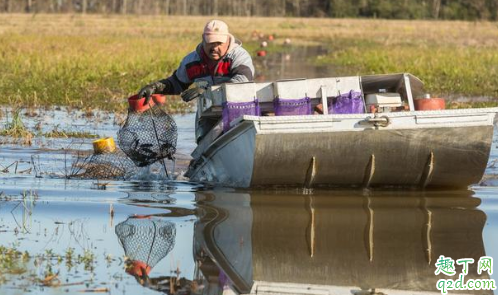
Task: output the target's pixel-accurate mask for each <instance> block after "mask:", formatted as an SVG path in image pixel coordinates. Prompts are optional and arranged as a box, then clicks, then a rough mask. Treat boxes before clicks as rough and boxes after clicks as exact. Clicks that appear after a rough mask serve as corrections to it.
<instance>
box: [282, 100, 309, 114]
mask: <svg viewBox="0 0 498 295" xmlns="http://www.w3.org/2000/svg"><path fill="white" fill-rule="evenodd" d="M273 107H274V109H275V116H299V115H311V100H310V98H309V97H305V98H301V99H282V98H278V97H277V98H275V99H274V100H273Z"/></svg>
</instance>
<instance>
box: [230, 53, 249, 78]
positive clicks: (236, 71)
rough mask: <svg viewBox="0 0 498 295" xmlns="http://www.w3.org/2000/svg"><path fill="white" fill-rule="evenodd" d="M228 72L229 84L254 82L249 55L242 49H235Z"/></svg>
mask: <svg viewBox="0 0 498 295" xmlns="http://www.w3.org/2000/svg"><path fill="white" fill-rule="evenodd" d="M236 50H237V52H236V53H235V55H234V58H233V64H232V69H231V71H230V75H231V78H230V82H231V83H237V82H249V81H252V80H254V65H253V64H252V58H251V55H250V54H249V53H248V52H247V51H246V50H245V49H244V48H242V47H239V48H237V49H236Z"/></svg>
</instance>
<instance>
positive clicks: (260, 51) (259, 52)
mask: <svg viewBox="0 0 498 295" xmlns="http://www.w3.org/2000/svg"><path fill="white" fill-rule="evenodd" d="M257 54H258V56H266V51H265V50H258V52H257Z"/></svg>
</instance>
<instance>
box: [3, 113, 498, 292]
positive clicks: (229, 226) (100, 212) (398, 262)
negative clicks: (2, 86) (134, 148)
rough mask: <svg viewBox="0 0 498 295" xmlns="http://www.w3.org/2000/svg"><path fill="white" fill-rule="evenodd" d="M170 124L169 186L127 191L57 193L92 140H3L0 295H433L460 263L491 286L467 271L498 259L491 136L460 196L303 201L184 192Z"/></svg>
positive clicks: (372, 194)
mask: <svg viewBox="0 0 498 295" xmlns="http://www.w3.org/2000/svg"><path fill="white" fill-rule="evenodd" d="M7 119H8V118H6V117H3V118H2V120H7ZM174 119H175V121H176V122H177V124H178V126H179V140H178V151H179V152H178V154H177V157H178V164H177V165H176V168H175V169H176V176H177V180H174V181H165V180H162V179H163V176H162V175H161V174H160V173H157V172H154V169H152V170H146V171H142V172H141V173H139V175H138V176H137V177H135V178H134V179H132V180H128V181H117V180H116V181H98V180H92V179H74V178H69V179H68V178H67V177H66V176H67V170H68V169H69V168H68V167H70V166H71V162H72V161H74V160H75V159H76V158H77V157H76V152H77V151H82V150H83V151H85V150H86V151H89V150H91V149H92V146H91V142H92V140H93V139H74V138H73V139H70V138H43V137H35V139H34V140H33V144H32V145H31V146H22V145H18V144H12V143H8V142H7V141H8V140H9V139H8V138H2V140H3V141H4V142H6V143H4V144H2V145H1V149H0V169H1V171H0V294H26V293H29V294H60V293H69V294H74V293H79V292H99V293H109V294H157V292H163V293H167V294H188V293H193V294H221V293H223V292H232V291H231V290H233V291H234V292H236V293H239V292H240V293H248V292H250V291H251V288H256V289H258V288H259V289H260V290H281V288H284V289H285V288H289V285H283V284H284V283H289V284H291V286H292V287H293V288H294V289H292V291H291V293H295V292H298V290H301V291H302V290H305V289H307V288H308V284H313V285H316V286H314V287H312V289H310V290H313V291H316V292H318V293H320V292H322V293H323V292H325V291H324V290H334V292H336V293H337V294H351V292H354V293H353V294H370V293H369V292H370V291H372V290H374V289H375V291H377V292H384V293H385V294H396V292H398V291H401V290H408V291H415V290H416V291H425V292H429V291H430V292H439V291H438V290H437V289H436V283H437V281H438V279H441V278H447V277H445V276H444V275H442V274H440V275H438V276H436V275H434V271H435V270H436V268H435V263H436V261H437V259H438V257H439V256H440V255H444V256H446V257H452V258H453V259H455V260H456V259H460V258H473V259H474V260H475V262H476V263H475V264H472V265H470V269H469V274H468V276H466V279H477V278H479V279H495V280H496V279H497V277H496V274H492V275H488V273H483V274H482V275H481V276H479V275H478V274H477V261H478V260H479V259H480V257H482V256H491V257H498V250H497V249H498V238H497V237H496V232H498V189H497V186H498V181H496V180H495V177H494V175H495V174H496V173H497V170H496V161H497V160H498V149H497V139H498V137H497V136H496V132H495V139H494V142H493V148H492V153H491V157H490V160H489V164H488V166H489V168H488V169H487V172H486V176H485V178H484V180H483V181H482V183H481V184H479V185H476V186H473V187H471V188H470V190H468V191H440V192H416V191H401V190H398V191H361V190H354V191H314V192H312V193H311V194H302V193H301V192H299V191H235V190H232V189H223V188H208V187H203V186H202V185H199V184H194V183H190V182H188V181H186V180H183V178H182V177H181V175H182V174H183V172H184V171H185V169H186V165H187V164H188V160H189V156H188V155H189V153H190V152H191V151H192V150H193V148H194V144H193V142H194V139H193V136H194V135H193V133H194V132H193V127H194V115H193V114H189V115H178V116H175V117H174ZM116 121H119V118H115V117H114V115H113V114H112V113H104V112H95V113H94V114H93V116H91V117H86V116H85V115H84V114H83V113H80V112H68V111H67V110H65V109H60V110H38V111H37V114H36V115H34V116H32V117H30V118H29V119H27V120H26V121H25V124H26V125H27V126H28V127H34V126H35V125H39V126H41V127H40V128H41V129H46V130H50V129H53V128H54V126H57V128H59V129H60V130H77V131H81V132H88V133H92V134H96V135H98V136H99V137H103V136H115V134H116V132H117V130H118V129H119V125H117V124H116ZM4 123H5V122H3V121H2V124H4ZM168 167H172V166H171V163H168ZM456 270H457V272H461V266H459V265H458V266H457V267H456ZM279 288H280V289H279ZM361 290H365V291H366V293H361V292H360V291H361ZM358 292H360V293H358ZM492 292H493V291H472V292H471V293H475V294H493V293H492ZM225 294H226V293H225ZM379 294H380V293H379Z"/></svg>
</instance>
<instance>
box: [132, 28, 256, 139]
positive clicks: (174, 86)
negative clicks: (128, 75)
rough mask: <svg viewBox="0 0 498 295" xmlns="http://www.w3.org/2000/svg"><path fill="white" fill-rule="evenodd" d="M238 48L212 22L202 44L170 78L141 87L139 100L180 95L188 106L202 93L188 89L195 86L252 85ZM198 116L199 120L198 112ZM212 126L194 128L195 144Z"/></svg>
mask: <svg viewBox="0 0 498 295" xmlns="http://www.w3.org/2000/svg"><path fill="white" fill-rule="evenodd" d="M241 45H242V43H241V42H240V41H239V40H237V39H235V37H234V36H233V35H232V34H230V33H229V31H228V26H227V24H226V23H224V22H223V21H220V20H212V21H210V22H208V23H207V24H206V26H205V27H204V33H203V34H202V42H201V43H200V44H199V45H198V46H197V48H196V50H195V51H193V52H191V53H189V54H188V55H187V56H186V57H184V58H183V60H182V62H181V63H180V66H179V67H178V69H177V70H176V71H175V72H174V73H173V75H171V76H170V77H168V78H166V79H164V80H159V81H157V82H154V83H151V84H149V85H147V86H145V87H143V88H142V89H141V90H140V92H139V93H138V95H139V97H140V98H142V97H145V98H146V99H145V101H146V103H147V102H148V101H149V99H150V96H151V95H152V94H154V93H159V94H181V97H182V99H183V100H184V101H185V102H188V101H191V100H192V99H194V98H196V97H198V96H199V95H200V93H202V89H199V88H198V87H191V88H189V86H191V85H192V83H194V82H195V84H196V85H200V84H205V85H207V86H211V85H218V84H222V83H237V82H248V81H252V80H253V77H254V66H253V64H252V59H251V56H250V55H249V53H248V52H247V51H246V50H245V49H244V48H242V46H241ZM203 82H204V83H203ZM197 116H198V118H199V112H198V113H197ZM215 123H216V122H213V121H207V120H201V121H199V122H198V124H197V127H196V138H197V141H199V140H200V138H201V137H202V136H204V135H205V134H206V133H207V132H208V131H209V129H210V128H211V127H212V126H213V125H214V124H215Z"/></svg>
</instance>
